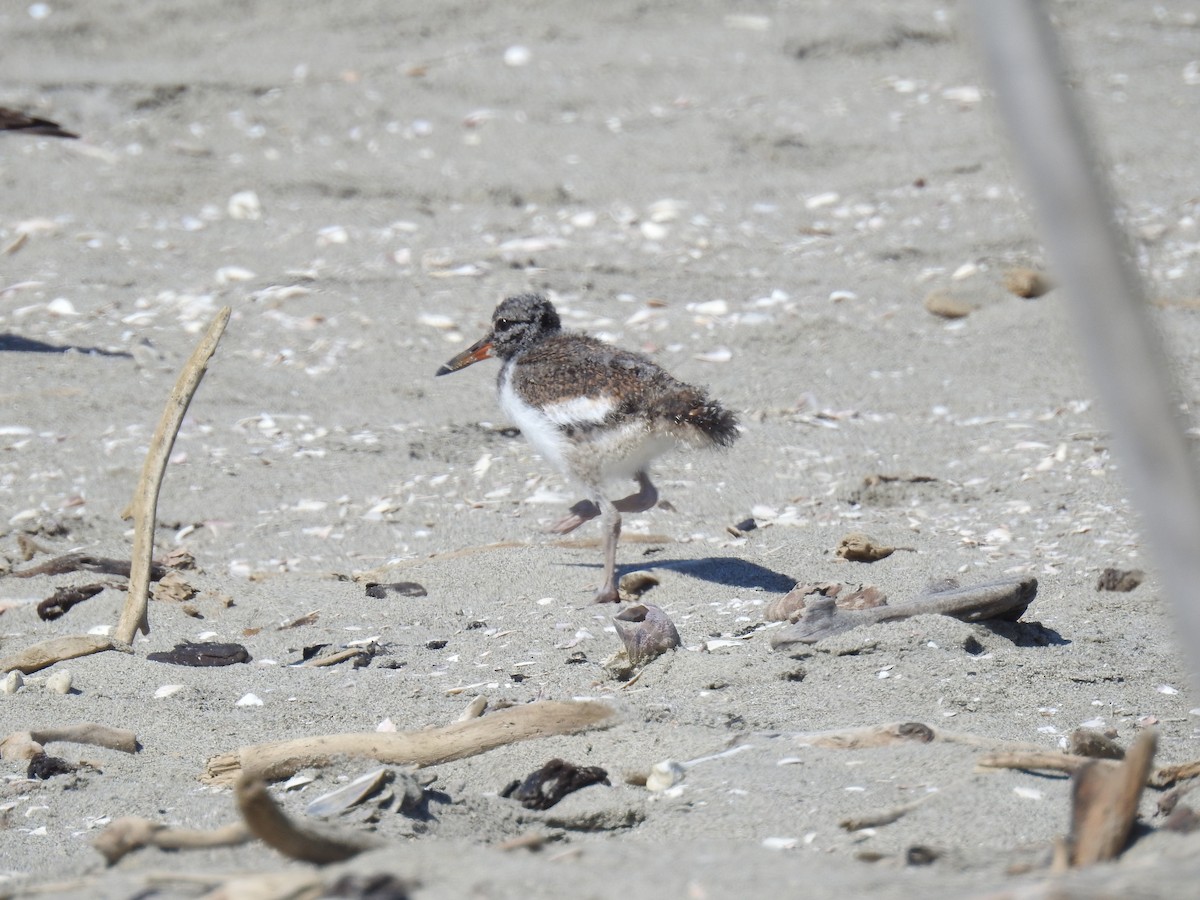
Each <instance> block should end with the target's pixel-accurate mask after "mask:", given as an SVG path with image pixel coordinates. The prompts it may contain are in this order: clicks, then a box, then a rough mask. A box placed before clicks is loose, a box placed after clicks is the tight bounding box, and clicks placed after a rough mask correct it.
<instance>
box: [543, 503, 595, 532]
mask: <svg viewBox="0 0 1200 900" xmlns="http://www.w3.org/2000/svg"><path fill="white" fill-rule="evenodd" d="M569 513H570V514H569V515H566V516H564V517H563V518H561V519H559V520H558V521H557V522H555V523H554V524H553V525H551V526H550V531H551V532H552V533H554V534H570V533H571V532H572V531H574V530H575V529H576V528H578V527H579V526H580V525H582V524H583V523H584V522H588V521H590V520H592V519H594V518H596V516H598V515H600V507H598V506H597V505H596V504H595V503H593V502H592V501H591V500H580V501H579V502H578V503H576V504H575V505H574V506H572V507H571V509H570V510H569Z"/></svg>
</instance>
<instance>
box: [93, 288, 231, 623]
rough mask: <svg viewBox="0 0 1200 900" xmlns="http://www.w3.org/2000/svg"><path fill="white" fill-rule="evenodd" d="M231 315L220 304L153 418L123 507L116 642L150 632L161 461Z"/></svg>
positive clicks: (163, 468) (162, 471) (167, 454)
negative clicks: (127, 555) (129, 533)
mask: <svg viewBox="0 0 1200 900" xmlns="http://www.w3.org/2000/svg"><path fill="white" fill-rule="evenodd" d="M231 312H232V310H231V309H230V307H228V306H225V307H222V308H221V310H220V311H219V312H218V313H217V314H216V316H214V317H213V320H212V323H211V324H210V325H209V326H208V331H207V332H205V334H204V337H203V338H201V340H200V343H199V344H197V345H196V349H195V350H193V351H192V355H191V357H189V358H188V361H187V362H186V363H185V364H184V367H183V369H182V371H180V373H179V378H178V379H177V380H176V382H175V386H174V388H172V389H171V394H170V396H169V397H168V398H167V404H166V407H165V408H164V409H163V412H162V416H161V417H160V418H159V421H158V427H157V428H156V429H155V430H154V436H153V437H152V438H151V440H150V449H149V450H147V452H146V460H145V463H144V464H143V465H142V477H141V478H140V480H139V481H138V486H137V490H136V491H135V492H134V496H133V500H131V501H130V503H129V508H128V510H127V511H131V513H132V517H133V557H132V559H131V561H130V573H129V594H128V596H126V598H125V606H124V607H123V608H122V610H121V617H120V619H119V620H118V622H117V627H116V631H115V632H114V634H115V636H116V638H117V639H118V640H121V641H125V642H126V643H129V642H132V641H133V638H134V635H135V634H137V633H138V632H139V631H140V632H141V633H142V634H149V633H150V620H149V618H148V617H147V613H146V609H147V603H148V601H149V596H150V570H151V568H152V561H151V557H152V556H153V554H154V526H155V522H156V521H157V516H158V493H159V490H160V489H161V488H162V480H163V475H164V474H165V473H166V469H167V460H168V459H170V456H171V448H172V447H174V446H175V436H176V435H177V434H178V433H179V426H180V425H181V424H182V423H183V416H184V413H186V412H187V408H188V405H189V404H190V403H191V402H192V397H193V395H194V394H195V393H196V389H197V388H198V387H199V386H200V381H201V380H202V379H203V378H204V373H205V372H206V371H207V369H208V363H209V360H210V359H212V355H213V353H215V352H216V349H217V344H218V342H219V341H220V340H221V335H222V334H223V333H224V331H225V326H226V324H227V323H228V322H229V316H230V313H231Z"/></svg>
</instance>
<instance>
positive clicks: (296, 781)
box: [283, 774, 316, 791]
mask: <svg viewBox="0 0 1200 900" xmlns="http://www.w3.org/2000/svg"><path fill="white" fill-rule="evenodd" d="M314 781H316V779H315V778H313V777H312V776H311V775H303V774H300V775H293V776H292V777H291V778H289V779H288V780H287V781H285V782H284V783H283V789H284V790H285V791H294V790H296V788H302V787H304V786H305V785H309V784H312V783H313V782H314Z"/></svg>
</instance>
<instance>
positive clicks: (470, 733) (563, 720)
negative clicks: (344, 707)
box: [201, 700, 615, 785]
mask: <svg viewBox="0 0 1200 900" xmlns="http://www.w3.org/2000/svg"><path fill="white" fill-rule="evenodd" d="M614 721H615V710H614V709H613V707H612V706H610V705H608V704H607V703H601V702H599V701H595V700H581V701H558V700H539V701H537V702H535V703H528V704H525V705H524V706H514V707H510V708H508V709H503V710H498V711H496V712H493V713H490V714H488V715H486V716H483V717H481V718H478V719H470V720H468V721H465V722H455V723H454V724H453V725H446V726H443V727H441V728H430V729H426V730H423V731H409V732H394V733H388V732H364V733H354V734H330V735H319V736H317V737H307V738H297V739H294V740H288V741H275V742H273V743H268V744H255V745H251V746H247V747H242V748H241V749H239V750H237V751H235V752H234V753H226V754H222V755H220V756H214V757H211V758H210V759H209V760H208V762H207V764H206V765H205V772H204V774H203V775H202V776H201V780H202V781H204V782H207V783H209V784H223V785H229V784H232V783H233V782H234V781H235V780H236V779H237V778H238V776H239V775H240V774H241V773H242V772H245V773H247V774H249V775H251V776H254V777H258V778H264V779H266V780H267V781H276V780H278V779H281V778H288V777H290V776H292V775H294V774H296V772H298V771H300V770H301V769H307V768H323V767H325V766H328V765H331V764H332V762H333V760H334V758H335V757H337V756H356V757H366V758H369V759H375V760H378V761H379V762H382V763H390V764H396V765H416V766H432V765H436V764H438V763H443V762H449V761H450V760H455V759H465V758H466V757H468V756H475V755H476V754H479V753H485V752H487V751H488V750H493V749H495V748H496V747H503V746H505V745H506V744H513V743H516V742H517V741H525V740H531V739H533V738H539V737H549V736H550V735H557V734H575V733H577V732H580V731H588V730H591V729H593V728H607V727H609V726H610V725H612V724H614Z"/></svg>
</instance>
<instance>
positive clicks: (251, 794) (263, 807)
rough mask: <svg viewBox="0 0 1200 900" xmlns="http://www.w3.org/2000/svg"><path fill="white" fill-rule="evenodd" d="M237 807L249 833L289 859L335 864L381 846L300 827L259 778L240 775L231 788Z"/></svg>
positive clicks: (363, 837) (359, 837) (365, 839)
mask: <svg viewBox="0 0 1200 900" xmlns="http://www.w3.org/2000/svg"><path fill="white" fill-rule="evenodd" d="M235 793H236V795H237V804H238V809H239V810H241V813H242V818H243V819H245V820H246V827H247V828H249V829H250V832H251V833H252V834H253V835H254V836H255V837H256V838H258V839H259V840H260V841H262V842H263V843H264V844H266V845H267V846H269V847H273V848H274V849H276V850H278V851H279V852H280V853H282V854H283V855H284V856H286V857H288V858H290V859H298V860H301V861H303V862H310V863H318V864H323V863H335V862H342V861H343V860H347V859H350V858H351V857H353V856H357V855H358V854H360V853H362V852H363V851H364V850H371V849H373V848H375V847H378V846H381V844H380V841H379V840H378V839H376V838H373V837H368V836H366V835H351V834H347V835H340V836H335V835H333V834H329V833H327V832H325V831H317V830H316V829H313V828H306V827H303V826H301V825H299V824H297V823H296V822H293V821H292V820H291V819H289V818H288V817H287V815H286V814H285V813H284V811H283V810H282V809H280V808H279V805H278V804H277V803H276V802H275V801H274V799H272V797H271V794H270V793H269V792H268V791H267V783H266V782H265V781H263V780H262V779H261V778H257V777H253V776H247V775H245V774H243V775H242V777H241V778H239V779H238V781H237V786H236V788H235Z"/></svg>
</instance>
